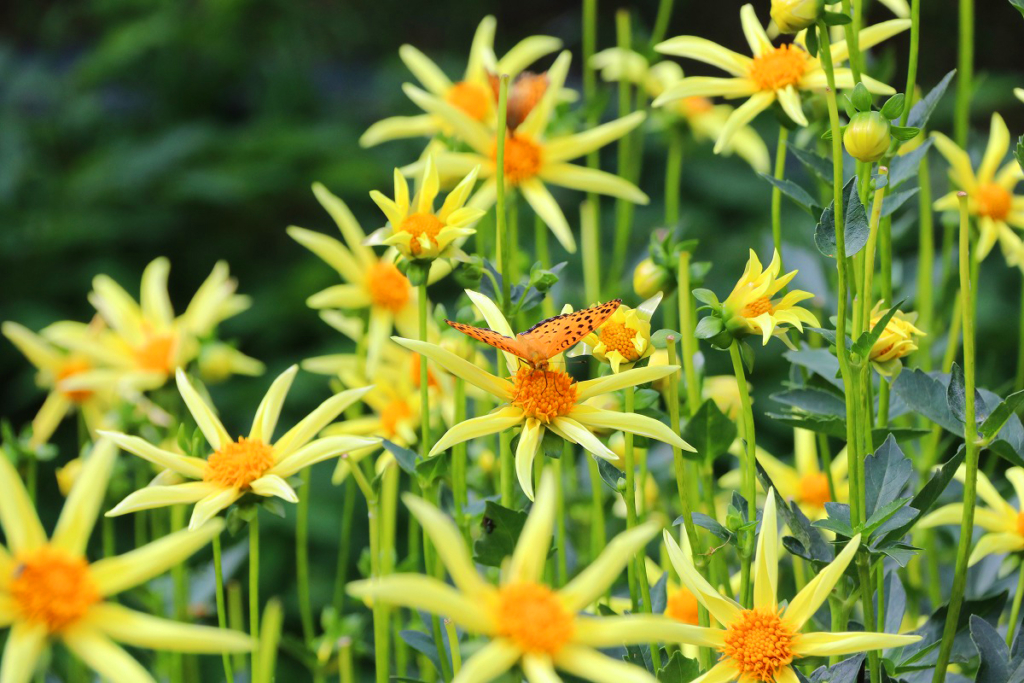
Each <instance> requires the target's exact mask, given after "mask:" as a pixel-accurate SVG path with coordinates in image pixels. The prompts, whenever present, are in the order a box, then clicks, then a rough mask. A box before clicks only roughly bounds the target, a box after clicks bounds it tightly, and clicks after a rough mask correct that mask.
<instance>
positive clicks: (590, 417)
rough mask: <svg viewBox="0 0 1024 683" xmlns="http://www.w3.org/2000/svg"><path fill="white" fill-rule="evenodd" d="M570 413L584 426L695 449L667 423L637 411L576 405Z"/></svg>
mask: <svg viewBox="0 0 1024 683" xmlns="http://www.w3.org/2000/svg"><path fill="white" fill-rule="evenodd" d="M570 414H571V415H572V418H573V419H574V420H576V421H577V422H579V423H580V424H581V425H583V426H585V427H597V428H604V429H611V430H614V431H620V432H629V433H631V434H638V435H640V436H646V437H648V438H651V439H657V440H658V441H661V442H663V443H667V444H669V445H670V446H675V447H676V448H681V449H683V450H684V451H690V452H695V450H696V449H694V447H693V446H691V445H690V444H688V443H686V442H685V441H683V439H681V438H680V437H679V435H678V434H677V433H676V432H675V431H673V430H672V429H670V428H669V427H668V425H666V424H664V423H663V422H658V421H657V420H655V419H654V418H653V417H647V416H646V415H639V414H637V413H622V412H619V411H617V410H604V409H602V408H595V407H593V406H588V405H576V406H575V407H573V409H572V413H570Z"/></svg>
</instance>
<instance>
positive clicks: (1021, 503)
mask: <svg viewBox="0 0 1024 683" xmlns="http://www.w3.org/2000/svg"><path fill="white" fill-rule="evenodd" d="M966 473H967V469H966V468H965V467H964V466H963V465H961V466H960V468H959V469H958V470H957V471H956V475H955V476H956V478H957V480H959V481H960V482H963V481H964V478H965V477H966ZM1006 478H1007V479H1008V480H1009V481H1010V484H1012V485H1013V490H1014V493H1016V494H1017V507H1014V506H1012V505H1010V504H1009V503H1008V502H1006V499H1005V498H1003V497H1002V496H1001V495H999V492H998V491H996V488H995V487H994V486H992V482H991V481H989V478H988V477H986V476H985V474H984V473H983V472H978V495H979V496H980V497H981V500H982V501H984V503H985V505H986V507H981V506H978V507H977V508H976V509H975V510H974V523H975V524H976V525H978V526H980V527H981V528H982V529H984V530H985V533H984V534H982V536H981V538H979V539H978V542H977V543H976V544H975V545H974V550H972V551H971V557H970V559H969V560H968V562H967V564H968V566H971V567H973V566H974V565H976V564H977V563H978V562H981V560H983V559H984V558H985V557H987V556H989V555H1002V554H1004V553H1015V552H1019V551H1021V550H1024V468H1022V467H1011V468H1009V469H1007V470H1006ZM963 516H964V504H963V503H950V504H949V505H944V506H942V507H940V508H939V509H938V510H934V511H932V512H930V513H928V514H927V515H925V516H924V517H923V518H922V519H921V522H920V523H919V524H918V527H919V528H922V529H928V528H931V527H936V526H941V525H943V524H956V525H957V526H959V525H960V520H961V519H963Z"/></svg>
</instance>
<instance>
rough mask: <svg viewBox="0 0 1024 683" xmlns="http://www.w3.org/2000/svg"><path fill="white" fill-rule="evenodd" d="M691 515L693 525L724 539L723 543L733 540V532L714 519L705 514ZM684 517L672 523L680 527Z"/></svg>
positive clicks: (692, 513) (696, 513)
mask: <svg viewBox="0 0 1024 683" xmlns="http://www.w3.org/2000/svg"><path fill="white" fill-rule="evenodd" d="M690 515H691V516H692V517H693V523H694V524H696V525H697V526H699V527H700V528H702V529H707V530H708V531H710V532H711V533H712V534H714V535H715V536H717V537H718V538H720V539H722V540H723V541H731V540H732V536H733V534H732V532H731V531H729V530H728V529H726V528H725V527H724V526H722V525H721V524H719V523H718V520H716V519H715V518H714V517H709V516H708V515H705V514H704V513H703V512H691V513H690ZM683 521H684V520H683V518H682V517H676V520H675V521H674V522H673V523H672V524H673V526H678V525H679V524H682V523H683Z"/></svg>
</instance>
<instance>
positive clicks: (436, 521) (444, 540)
mask: <svg viewBox="0 0 1024 683" xmlns="http://www.w3.org/2000/svg"><path fill="white" fill-rule="evenodd" d="M402 500H403V501H404V502H405V504H406V506H407V507H408V508H409V510H410V511H412V513H413V514H414V515H415V516H416V519H418V520H419V522H420V524H421V525H422V526H423V530H424V531H426V532H427V534H428V535H429V536H430V540H431V541H433V542H434V548H435V549H436V550H437V554H438V555H439V556H440V557H441V561H442V562H444V566H445V567H447V569H448V574H449V575H450V576H451V577H452V581H453V582H454V583H455V586H456V587H457V588H458V589H459V590H460V591H462V592H463V593H465V594H466V595H467V596H468V597H470V598H472V599H474V600H479V599H481V598H482V597H483V596H485V595H489V594H490V593H493V591H494V589H493V588H492V587H491V585H490V584H488V583H487V582H486V581H484V580H483V579H482V578H480V574H479V573H477V571H476V565H474V564H473V559H472V558H471V557H470V555H469V551H468V550H467V548H466V542H465V541H464V540H463V538H462V533H461V532H460V531H459V529H458V528H457V527H456V526H455V525H454V524H453V523H452V521H451V520H450V519H449V518H448V517H447V516H446V515H445V514H444V513H443V512H441V511H440V510H438V509H437V508H436V507H434V506H433V505H431V504H430V503H428V502H426V501H425V500H423V499H422V498H418V497H416V496H413V495H411V494H405V495H403V496H402Z"/></svg>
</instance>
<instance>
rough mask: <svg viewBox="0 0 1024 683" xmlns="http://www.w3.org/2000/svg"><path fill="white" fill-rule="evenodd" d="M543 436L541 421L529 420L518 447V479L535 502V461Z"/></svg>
mask: <svg viewBox="0 0 1024 683" xmlns="http://www.w3.org/2000/svg"><path fill="white" fill-rule="evenodd" d="M543 435H544V427H543V426H542V425H541V423H540V420H537V419H536V418H532V417H530V418H527V419H526V422H525V423H523V431H522V433H520V435H519V445H518V446H517V447H516V477H518V479H519V485H520V486H521V487H522V489H523V493H525V494H526V497H527V498H529V499H530V500H533V459H534V458H535V457H536V455H537V448H538V446H540V440H541V437H543Z"/></svg>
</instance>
